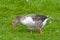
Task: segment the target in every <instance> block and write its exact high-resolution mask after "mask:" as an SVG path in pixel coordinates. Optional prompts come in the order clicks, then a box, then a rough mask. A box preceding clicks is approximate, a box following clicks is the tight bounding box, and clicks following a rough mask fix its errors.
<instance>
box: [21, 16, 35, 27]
mask: <svg viewBox="0 0 60 40" xmlns="http://www.w3.org/2000/svg"><path fill="white" fill-rule="evenodd" d="M21 23H22V24H24V25H27V26H33V25H34V24H35V22H34V21H33V20H32V18H31V17H26V18H25V19H24V20H21Z"/></svg>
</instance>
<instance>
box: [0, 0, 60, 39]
mask: <svg viewBox="0 0 60 40" xmlns="http://www.w3.org/2000/svg"><path fill="white" fill-rule="evenodd" d="M32 13H35V14H43V15H49V16H51V17H52V18H51V19H50V20H49V21H48V22H47V24H46V26H45V27H44V28H43V35H40V34H39V32H38V30H36V31H33V34H30V33H29V32H28V31H29V30H28V29H26V28H27V27H26V26H23V25H21V24H17V25H16V27H15V29H12V27H11V23H12V20H13V18H14V17H16V16H17V15H27V14H32ZM50 22H52V23H50ZM0 40H60V0H29V2H26V1H25V0H0Z"/></svg>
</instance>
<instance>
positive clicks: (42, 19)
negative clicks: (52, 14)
mask: <svg viewBox="0 0 60 40" xmlns="http://www.w3.org/2000/svg"><path fill="white" fill-rule="evenodd" d="M48 18H49V17H48V16H44V15H39V14H28V15H26V16H23V17H21V16H17V17H16V18H15V19H14V20H13V22H12V24H13V25H15V24H16V23H18V22H20V23H21V24H23V25H26V26H27V27H28V29H40V28H42V27H44V25H45V24H46V21H47V20H48Z"/></svg>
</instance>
